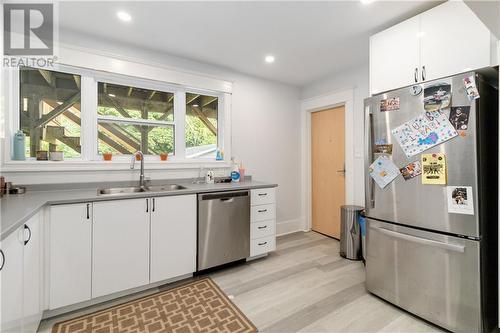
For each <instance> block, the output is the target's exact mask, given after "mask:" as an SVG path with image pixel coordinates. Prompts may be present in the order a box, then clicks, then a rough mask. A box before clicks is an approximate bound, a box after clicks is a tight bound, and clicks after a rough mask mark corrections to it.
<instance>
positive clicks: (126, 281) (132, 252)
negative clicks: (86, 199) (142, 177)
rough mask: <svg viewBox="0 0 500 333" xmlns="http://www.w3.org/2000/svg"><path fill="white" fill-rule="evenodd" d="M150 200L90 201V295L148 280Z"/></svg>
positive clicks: (106, 292) (122, 288)
mask: <svg viewBox="0 0 500 333" xmlns="http://www.w3.org/2000/svg"><path fill="white" fill-rule="evenodd" d="M150 201H151V199H145V198H144V199H128V200H113V201H103V202H95V203H94V204H93V211H94V214H93V218H94V219H93V252H92V297H93V298H95V297H99V296H103V295H108V294H112V293H115V292H119V291H123V290H126V289H130V288H134V287H139V286H143V285H147V284H148V283H149V245H150V244H149V229H150V228H149V224H150V221H149V212H150V209H151V202H150Z"/></svg>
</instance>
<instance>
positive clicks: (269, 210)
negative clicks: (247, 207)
mask: <svg viewBox="0 0 500 333" xmlns="http://www.w3.org/2000/svg"><path fill="white" fill-rule="evenodd" d="M275 208H276V206H275V204H269V205H260V206H252V208H251V211H250V221H252V222H257V221H265V220H274V219H275V218H276V213H275Z"/></svg>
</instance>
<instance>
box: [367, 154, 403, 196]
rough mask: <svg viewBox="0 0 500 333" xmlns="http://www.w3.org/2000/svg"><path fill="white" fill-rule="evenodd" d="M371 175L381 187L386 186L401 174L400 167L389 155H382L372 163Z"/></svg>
mask: <svg viewBox="0 0 500 333" xmlns="http://www.w3.org/2000/svg"><path fill="white" fill-rule="evenodd" d="M369 172H370V176H371V177H372V178H373V180H374V181H375V182H376V183H377V185H378V186H380V188H384V187H386V186H387V184H389V183H390V182H392V181H393V180H394V178H396V177H397V176H398V175H399V169H398V167H397V166H396V165H394V163H392V161H391V159H390V158H389V156H387V155H382V156H380V157H379V158H377V159H376V160H375V162H373V163H372V165H370V169H369Z"/></svg>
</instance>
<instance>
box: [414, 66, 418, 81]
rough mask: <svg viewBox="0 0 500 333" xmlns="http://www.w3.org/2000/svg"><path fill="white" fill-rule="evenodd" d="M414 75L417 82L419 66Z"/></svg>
mask: <svg viewBox="0 0 500 333" xmlns="http://www.w3.org/2000/svg"><path fill="white" fill-rule="evenodd" d="M414 77H415V83H417V82H418V67H415V74H414Z"/></svg>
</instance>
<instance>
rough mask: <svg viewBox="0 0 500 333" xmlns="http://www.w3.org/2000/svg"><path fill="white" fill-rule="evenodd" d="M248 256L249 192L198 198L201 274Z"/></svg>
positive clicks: (234, 192) (210, 194) (220, 193)
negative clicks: (204, 270) (208, 269)
mask: <svg viewBox="0 0 500 333" xmlns="http://www.w3.org/2000/svg"><path fill="white" fill-rule="evenodd" d="M249 256H250V193H249V191H231V192H216V193H206V194H198V271H200V270H203V269H207V268H211V267H215V266H219V265H223V264H226V263H230V262H233V261H236V260H240V259H245V258H248V257H249Z"/></svg>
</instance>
